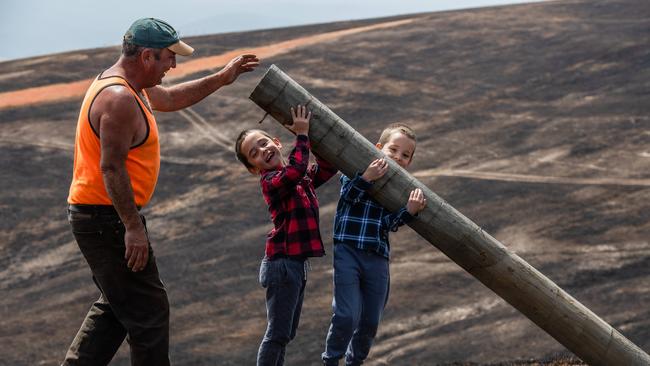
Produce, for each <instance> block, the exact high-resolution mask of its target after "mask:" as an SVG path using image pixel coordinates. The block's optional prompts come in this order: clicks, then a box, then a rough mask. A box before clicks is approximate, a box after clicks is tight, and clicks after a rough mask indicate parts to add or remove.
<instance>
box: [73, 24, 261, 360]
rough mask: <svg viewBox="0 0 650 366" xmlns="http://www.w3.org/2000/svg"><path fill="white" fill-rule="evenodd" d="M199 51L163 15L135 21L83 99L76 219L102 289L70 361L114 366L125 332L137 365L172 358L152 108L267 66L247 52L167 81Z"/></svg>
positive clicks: (187, 99) (198, 95) (197, 95)
mask: <svg viewBox="0 0 650 366" xmlns="http://www.w3.org/2000/svg"><path fill="white" fill-rule="evenodd" d="M193 51H194V50H193V49H192V47H190V46H188V45H187V44H186V43H184V42H183V41H181V40H180V39H179V38H178V35H177V33H176V31H175V30H174V28H172V27H171V26H170V25H169V24H167V23H165V22H163V21H161V20H158V19H154V18H144V19H139V20H137V21H135V22H134V23H133V24H132V25H131V27H130V28H129V29H128V31H127V32H126V34H125V35H124V40H123V44H122V55H121V56H120V58H119V59H118V60H117V62H116V63H115V64H114V65H113V66H111V67H110V68H109V69H107V70H105V71H104V72H102V73H101V74H100V75H99V76H98V77H97V79H95V81H94V82H93V84H92V85H91V86H90V88H89V89H88V92H87V93H86V96H85V98H84V101H83V104H82V107H81V112H80V115H79V120H78V124H77V132H76V138H75V152H74V172H73V178H72V184H71V186H70V194H69V196H68V203H69V206H68V219H69V221H70V225H71V227H72V232H73V234H74V237H75V239H76V241H77V244H78V245H79V248H80V249H81V252H82V254H83V255H84V257H85V259H86V261H87V263H88V265H89V267H90V270H91V271H92V274H93V280H94V281H95V284H96V285H97V287H98V288H99V290H100V292H101V294H100V297H99V299H98V300H97V301H96V302H95V303H94V304H93V305H92V307H91V308H90V311H89V312H88V314H87V315H86V318H85V320H84V322H83V324H82V325H81V328H80V329H79V332H78V333H77V335H76V337H75V339H74V340H73V342H72V345H71V346H70V348H69V350H68V352H67V354H66V359H65V361H64V362H63V365H106V364H108V363H109V362H110V360H111V359H112V358H113V356H114V354H115V352H116V351H117V350H118V348H119V347H120V345H121V344H122V342H123V340H124V338H125V337H127V340H128V342H129V345H130V348H131V364H132V365H146V366H160V365H162V366H165V365H169V357H168V349H169V303H168V300H167V293H166V290H165V287H164V285H163V283H162V282H161V281H160V277H159V275H158V268H157V266H156V262H155V258H154V256H153V251H152V249H151V244H150V242H149V238H148V235H147V228H146V223H145V220H144V216H142V215H140V213H139V209H140V208H142V207H144V206H145V205H146V204H147V202H148V201H149V199H150V198H151V196H152V195H153V191H154V188H155V185H156V181H157V178H158V171H159V168H160V146H159V141H158V128H157V125H156V120H155V118H154V116H153V114H152V110H159V111H175V110H179V109H182V108H185V107H188V106H191V105H193V104H195V103H197V102H198V101H200V100H202V99H203V98H205V97H206V96H208V95H209V94H211V93H212V92H214V91H216V90H217V89H219V88H221V87H222V86H225V85H228V84H231V83H232V82H234V81H235V80H236V79H237V77H238V76H239V75H240V74H241V73H245V72H249V71H253V70H254V69H255V67H257V66H258V65H259V60H258V59H257V57H256V56H255V55H241V56H238V57H236V58H234V59H233V60H231V61H230V62H229V63H228V64H227V65H226V66H225V67H224V68H223V69H222V70H220V71H219V72H217V73H215V74H212V75H209V76H206V77H204V78H201V79H196V80H192V81H188V82H185V83H182V84H178V85H174V86H171V87H163V86H160V84H161V82H162V79H163V77H164V76H165V73H166V72H167V71H169V69H171V68H174V67H176V55H182V56H189V55H191V54H192V52H193Z"/></svg>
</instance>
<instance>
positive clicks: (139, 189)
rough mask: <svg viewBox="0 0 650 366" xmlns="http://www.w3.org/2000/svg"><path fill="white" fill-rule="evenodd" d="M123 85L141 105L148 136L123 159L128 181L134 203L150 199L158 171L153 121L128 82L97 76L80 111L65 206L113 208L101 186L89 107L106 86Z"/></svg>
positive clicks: (97, 145) (96, 137)
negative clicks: (129, 179)
mask: <svg viewBox="0 0 650 366" xmlns="http://www.w3.org/2000/svg"><path fill="white" fill-rule="evenodd" d="M113 85H123V86H124V87H126V88H127V89H128V90H129V91H131V93H132V94H133V96H134V97H135V99H136V100H137V102H138V105H139V106H140V109H141V110H142V114H143V115H144V117H145V119H146V121H147V136H146V137H145V139H144V141H143V142H142V143H140V144H139V145H137V146H132V147H131V149H130V150H129V153H128V155H127V157H126V170H127V172H128V174H129V177H130V178H131V187H132V188H133V194H134V196H135V204H136V205H138V206H139V207H144V206H145V205H146V204H147V203H148V202H149V199H151V196H152V195H153V191H154V188H155V187H156V182H157V181H158V172H159V170H160V144H159V140H158V126H157V125H156V119H155V118H154V116H153V114H152V113H151V112H150V111H149V109H148V108H147V106H146V105H145V104H144V102H143V101H142V100H141V99H140V97H139V96H138V93H136V91H135V90H133V88H132V87H131V85H129V83H128V82H127V81H126V80H125V79H123V78H121V77H119V76H109V77H102V75H101V74H100V75H99V76H98V77H97V79H95V81H93V83H92V84H91V85H90V87H89V88H88V91H87V92H86V96H85V97H84V101H83V103H82V105H81V111H80V112H79V120H78V121H77V132H76V136H75V144H74V170H73V174H72V183H71V184H70V194H69V196H68V203H70V204H84V205H112V204H113V202H112V201H111V199H110V197H108V193H107V192H106V187H105V186H104V179H103V177H102V172H101V169H100V166H99V163H100V158H101V146H100V143H99V134H98V133H97V132H95V131H94V129H93V127H92V125H91V124H90V119H89V117H90V108H91V106H92V104H93V102H94V100H95V98H96V97H97V95H98V94H99V93H101V91H102V90H104V89H105V88H107V87H109V86H113Z"/></svg>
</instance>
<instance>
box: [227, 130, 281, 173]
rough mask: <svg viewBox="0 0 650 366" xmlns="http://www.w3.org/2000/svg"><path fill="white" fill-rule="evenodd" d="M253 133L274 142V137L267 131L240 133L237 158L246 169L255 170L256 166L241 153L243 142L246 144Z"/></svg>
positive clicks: (237, 143)
mask: <svg viewBox="0 0 650 366" xmlns="http://www.w3.org/2000/svg"><path fill="white" fill-rule="evenodd" d="M253 132H259V133H261V134H262V135H264V136H266V137H268V138H270V139H271V140H273V137H271V135H269V134H268V133H267V132H266V131H262V130H259V129H256V128H251V129H248V130H243V131H242V132H240V133H239V136H238V137H237V140H235V155H236V156H237V160H239V161H240V162H241V163H242V164H244V166H245V167H246V169H253V168H254V166H253V165H252V164H251V163H250V162H249V161H248V157H247V156H246V154H245V153H243V152H242V151H241V144H242V142H244V139H245V138H246V136H248V135H250V134H251V133H253Z"/></svg>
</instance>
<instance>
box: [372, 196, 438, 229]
mask: <svg viewBox="0 0 650 366" xmlns="http://www.w3.org/2000/svg"><path fill="white" fill-rule="evenodd" d="M426 204H427V200H426V199H425V198H424V193H423V192H422V190H421V189H420V188H416V189H414V190H412V191H411V193H410V194H409V199H408V201H407V202H406V206H404V207H402V208H400V209H399V210H398V211H397V212H395V213H390V214H388V215H384V217H382V222H381V224H382V226H383V227H384V228H385V229H386V230H389V231H397V229H398V228H399V227H400V226H402V225H404V224H406V223H408V222H409V221H411V220H413V218H414V217H415V216H417V214H418V213H419V212H420V211H422V210H423V209H424V206H426Z"/></svg>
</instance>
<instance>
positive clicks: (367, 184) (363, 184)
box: [352, 173, 372, 191]
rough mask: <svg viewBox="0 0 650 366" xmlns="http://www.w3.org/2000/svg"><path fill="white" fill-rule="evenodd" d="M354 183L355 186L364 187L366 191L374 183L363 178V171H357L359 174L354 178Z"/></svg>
mask: <svg viewBox="0 0 650 366" xmlns="http://www.w3.org/2000/svg"><path fill="white" fill-rule="evenodd" d="M352 184H354V186H355V187H357V188H359V189H362V190H364V191H367V190H369V189H370V188H371V187H372V183H371V182H368V181H367V180H365V179H363V178H362V177H361V173H357V175H356V176H355V177H354V179H353V180H352Z"/></svg>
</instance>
